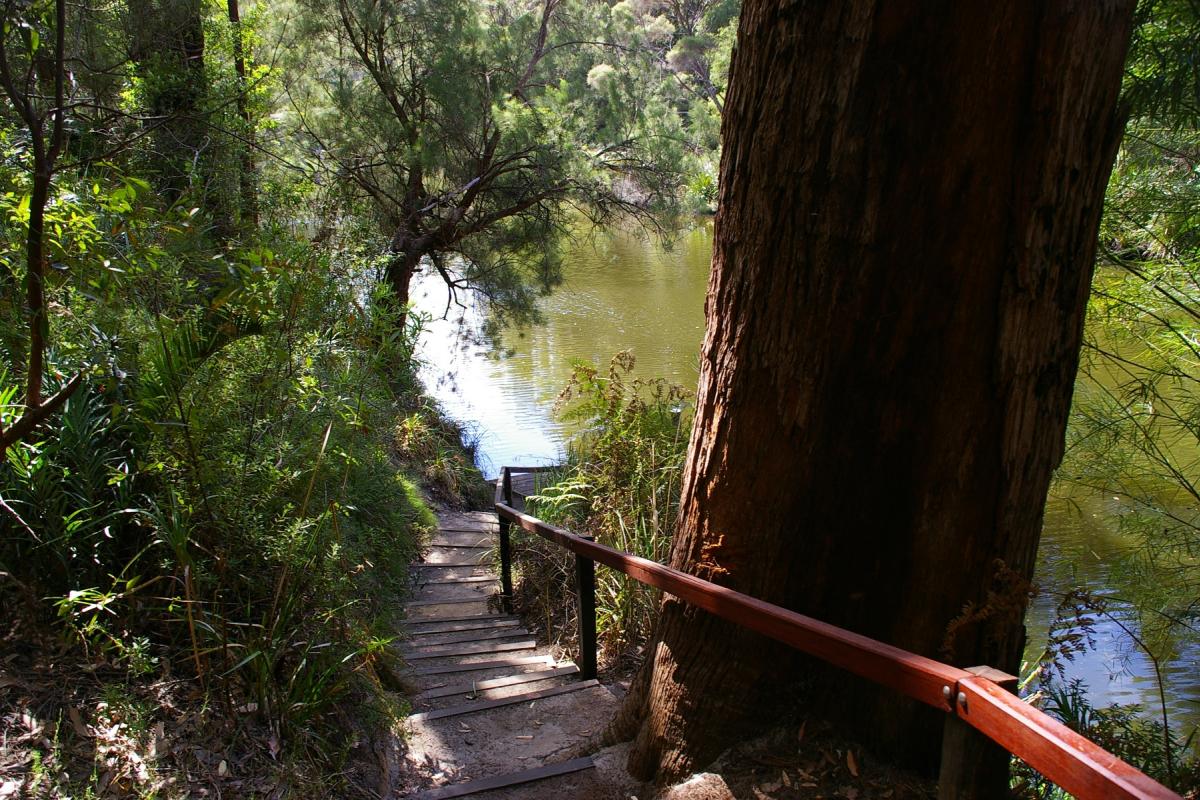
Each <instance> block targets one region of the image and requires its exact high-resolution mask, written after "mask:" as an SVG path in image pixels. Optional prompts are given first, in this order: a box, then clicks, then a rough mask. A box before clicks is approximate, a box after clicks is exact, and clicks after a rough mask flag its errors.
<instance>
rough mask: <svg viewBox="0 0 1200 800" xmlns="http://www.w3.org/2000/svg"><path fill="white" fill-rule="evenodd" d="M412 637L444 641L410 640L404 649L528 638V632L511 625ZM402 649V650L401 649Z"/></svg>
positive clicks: (423, 633) (420, 634) (428, 633)
mask: <svg viewBox="0 0 1200 800" xmlns="http://www.w3.org/2000/svg"><path fill="white" fill-rule="evenodd" d="M413 635H414V636H445V637H446V638H445V639H439V640H437V641H436V642H431V641H429V640H427V639H410V640H409V641H408V642H407V643H406V644H405V645H404V647H405V648H408V649H411V650H417V649H419V648H422V647H437V646H439V645H443V644H461V643H462V642H483V641H486V640H488V639H511V638H513V637H514V636H529V631H527V630H525V629H524V628H522V627H520V626H519V625H512V626H509V627H507V628H499V629H494V630H484V631H443V632H440V633H439V632H436V631H435V632H433V633H430V632H429V631H421V632H420V633H417V634H413ZM402 649H403V648H402Z"/></svg>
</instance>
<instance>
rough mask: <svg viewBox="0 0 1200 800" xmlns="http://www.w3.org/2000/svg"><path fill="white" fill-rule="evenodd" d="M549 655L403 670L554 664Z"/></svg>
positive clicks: (443, 672) (437, 672)
mask: <svg viewBox="0 0 1200 800" xmlns="http://www.w3.org/2000/svg"><path fill="white" fill-rule="evenodd" d="M554 663H555V662H554V659H553V658H551V657H550V656H521V657H519V658H498V659H496V660H494V661H472V662H469V663H466V664H438V665H436V666H432V667H417V668H416V669H409V670H405V673H406V674H408V675H414V676H415V675H449V674H450V673H452V672H475V671H476V670H481V669H497V668H498V667H520V666H524V665H526V664H554Z"/></svg>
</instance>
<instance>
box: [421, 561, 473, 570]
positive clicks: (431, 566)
mask: <svg viewBox="0 0 1200 800" xmlns="http://www.w3.org/2000/svg"><path fill="white" fill-rule="evenodd" d="M409 566H410V567H414V568H416V569H445V568H446V567H486V566H487V563H486V562H479V561H468V562H466V563H463V564H428V563H422V564H410V565H409Z"/></svg>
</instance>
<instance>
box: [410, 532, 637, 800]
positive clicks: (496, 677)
mask: <svg viewBox="0 0 1200 800" xmlns="http://www.w3.org/2000/svg"><path fill="white" fill-rule="evenodd" d="M438 523H439V524H438V528H439V529H438V533H437V535H436V536H435V537H434V539H433V542H432V545H431V547H430V548H429V550H428V551H427V552H426V554H425V557H424V560H423V561H421V562H419V563H416V564H414V565H413V568H412V572H413V581H414V591H413V593H412V598H411V600H410V601H409V603H408V606H407V610H408V621H407V625H406V628H407V630H406V633H407V634H408V637H409V640H408V642H407V643H406V645H405V646H404V648H403V654H404V658H405V661H406V663H407V665H408V671H407V673H406V678H407V680H408V682H409V683H410V684H411V686H412V687H413V690H414V696H413V715H412V716H410V717H409V719H408V722H407V725H408V732H407V733H408V738H407V742H408V747H407V755H406V761H407V764H406V766H407V773H408V776H409V782H408V783H409V787H408V789H407V790H406V792H405V793H404V794H402V796H411V797H415V798H420V800H442V799H443V798H451V797H465V796H471V797H476V798H485V799H486V800H500V798H530V799H531V800H539V799H540V798H546V800H549V798H562V797H573V798H583V799H584V800H601V798H604V800H608V799H609V798H628V797H630V796H631V795H636V794H637V793H638V791H639V789H640V787H639V786H638V785H637V784H636V783H635V782H633V781H632V779H630V778H629V777H628V775H627V774H626V773H625V771H624V768H623V765H624V757H623V754H622V753H621V752H619V751H605V752H603V753H600V754H597V755H595V756H592V755H586V754H583V753H584V751H585V749H586V745H587V742H588V741H589V740H590V739H591V737H592V736H593V735H594V734H596V733H598V732H599V729H600V727H601V726H603V725H604V724H605V722H606V721H607V720H608V719H609V718H610V717H611V715H612V713H613V712H614V710H615V709H616V704H617V698H616V697H615V696H614V695H613V693H612V692H611V691H609V689H608V688H607V687H605V686H603V685H601V684H599V683H597V682H596V681H594V680H586V681H585V680H582V679H581V678H580V676H579V668H578V667H577V666H576V665H575V664H574V663H573V662H571V661H570V660H564V659H561V658H559V657H557V656H556V654H555V653H553V652H552V651H551V648H549V647H546V646H539V645H538V644H537V641H536V640H535V639H534V637H533V636H532V635H530V633H529V632H528V631H527V630H526V629H525V628H524V627H522V625H521V621H520V619H518V618H517V617H514V616H511V615H507V614H503V613H501V612H500V611H499V610H498V609H497V605H498V604H497V602H496V598H497V591H498V586H499V581H498V578H497V576H496V574H495V572H494V571H493V570H492V567H491V558H490V551H491V548H492V546H493V544H494V543H495V540H496V537H495V530H496V517H495V515H494V514H491V513H486V512H465V513H455V512H443V513H441V514H439V515H438Z"/></svg>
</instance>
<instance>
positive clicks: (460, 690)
mask: <svg viewBox="0 0 1200 800" xmlns="http://www.w3.org/2000/svg"><path fill="white" fill-rule="evenodd" d="M577 672H579V667H577V666H575V665H574V664H568V665H567V666H565V667H552V668H550V669H537V670H534V671H532V672H522V673H521V674H519V675H508V676H506V677H503V678H492V679H491V680H486V681H471V682H470V683H457V684H454V685H453V686H439V687H438V688H436V689H429V690H428V691H424V692H421V693H420V694H419V695H417V696H416V697H414V698H413V699H414V700H436V699H437V698H439V697H453V696H454V695H456V694H471V693H472V692H485V691H487V690H488V689H500V688H503V687H505V686H516V685H518V684H522V683H534V682H536V681H545V680H549V679H550V678H558V677H561V676H563V675H574V674H576V673H577Z"/></svg>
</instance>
